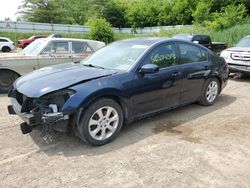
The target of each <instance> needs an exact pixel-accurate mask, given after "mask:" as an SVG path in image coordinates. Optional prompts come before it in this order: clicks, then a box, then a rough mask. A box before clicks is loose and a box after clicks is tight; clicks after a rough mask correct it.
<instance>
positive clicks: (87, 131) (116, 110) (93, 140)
mask: <svg viewBox="0 0 250 188" xmlns="http://www.w3.org/2000/svg"><path fill="white" fill-rule="evenodd" d="M122 124H123V112H122V109H121V107H120V105H119V104H118V103H117V102H116V101H114V100H112V99H108V98H103V99H99V100H97V101H96V102H94V103H92V104H91V105H90V106H89V107H88V108H87V110H86V111H84V112H83V113H82V115H81V117H80V123H79V125H78V126H77V127H78V131H79V133H80V134H79V135H80V138H81V139H82V140H84V141H85V142H87V143H89V144H92V145H95V146H100V145H104V144H107V143H109V142H111V141H112V140H113V139H114V138H115V137H116V136H117V134H118V133H119V131H120V129H121V127H122Z"/></svg>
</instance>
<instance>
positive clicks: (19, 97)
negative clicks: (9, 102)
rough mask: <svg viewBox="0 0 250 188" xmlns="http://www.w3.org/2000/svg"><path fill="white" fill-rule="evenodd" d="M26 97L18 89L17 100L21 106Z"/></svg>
mask: <svg viewBox="0 0 250 188" xmlns="http://www.w3.org/2000/svg"><path fill="white" fill-rule="evenodd" d="M24 97H25V96H24V95H23V94H22V93H19V92H18V91H16V100H17V102H18V103H19V104H20V105H21V106H22V105H23V101H24Z"/></svg>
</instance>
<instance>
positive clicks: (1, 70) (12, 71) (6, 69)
mask: <svg viewBox="0 0 250 188" xmlns="http://www.w3.org/2000/svg"><path fill="white" fill-rule="evenodd" d="M0 72H11V73H14V74H16V75H17V76H18V77H20V76H21V75H20V74H19V73H18V72H16V71H15V70H12V69H9V68H6V67H4V68H1V67H0Z"/></svg>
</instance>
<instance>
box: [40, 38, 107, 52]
mask: <svg viewBox="0 0 250 188" xmlns="http://www.w3.org/2000/svg"><path fill="white" fill-rule="evenodd" d="M37 40H41V41H45V42H51V41H76V42H86V43H88V44H89V45H90V47H91V48H93V49H94V50H98V49H99V48H101V47H103V46H105V43H104V42H101V41H96V40H89V39H75V38H40V39H37Z"/></svg>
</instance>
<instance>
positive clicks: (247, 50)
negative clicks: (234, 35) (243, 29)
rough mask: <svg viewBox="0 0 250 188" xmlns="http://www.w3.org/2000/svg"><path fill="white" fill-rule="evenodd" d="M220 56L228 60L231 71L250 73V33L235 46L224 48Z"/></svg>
mask: <svg viewBox="0 0 250 188" xmlns="http://www.w3.org/2000/svg"><path fill="white" fill-rule="evenodd" d="M220 56H221V57H223V58H224V59H225V61H226V62H227V64H228V66H229V71H230V72H231V73H244V74H250V35H249V36H246V37H244V38H243V39H241V40H240V42H239V43H238V44H237V45H236V46H235V47H233V48H228V49H226V50H223V51H222V52H221V54H220Z"/></svg>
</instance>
